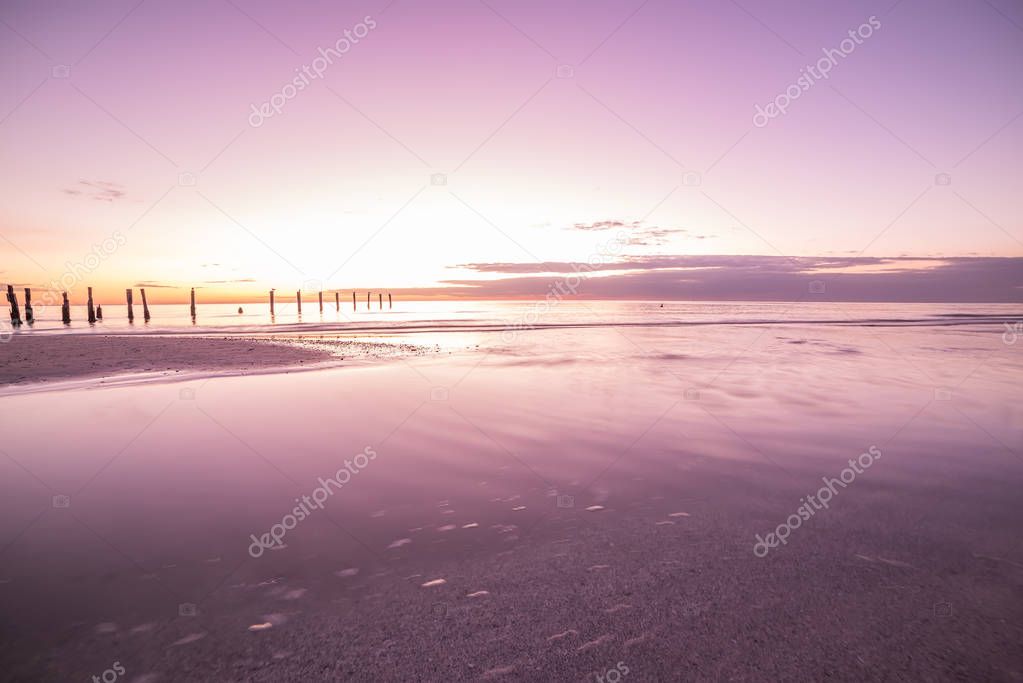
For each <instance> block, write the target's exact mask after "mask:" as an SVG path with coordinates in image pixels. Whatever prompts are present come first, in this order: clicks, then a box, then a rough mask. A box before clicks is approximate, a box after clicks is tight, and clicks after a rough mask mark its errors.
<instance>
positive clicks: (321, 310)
mask: <svg viewBox="0 0 1023 683" xmlns="http://www.w3.org/2000/svg"><path fill="white" fill-rule="evenodd" d="M320 313H323V292H320Z"/></svg>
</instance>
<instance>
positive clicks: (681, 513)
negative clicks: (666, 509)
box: [668, 512, 689, 517]
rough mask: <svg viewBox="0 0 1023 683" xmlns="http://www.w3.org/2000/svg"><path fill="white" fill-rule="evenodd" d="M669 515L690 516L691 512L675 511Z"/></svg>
mask: <svg viewBox="0 0 1023 683" xmlns="http://www.w3.org/2000/svg"><path fill="white" fill-rule="evenodd" d="M668 516H669V517H688V516H689V513H688V512H673V513H671V514H670V515H668Z"/></svg>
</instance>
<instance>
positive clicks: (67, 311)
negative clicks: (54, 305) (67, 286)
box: [60, 292, 71, 325]
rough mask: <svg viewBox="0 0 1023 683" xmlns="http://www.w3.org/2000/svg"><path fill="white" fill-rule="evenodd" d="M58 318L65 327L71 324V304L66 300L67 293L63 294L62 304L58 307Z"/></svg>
mask: <svg viewBox="0 0 1023 683" xmlns="http://www.w3.org/2000/svg"><path fill="white" fill-rule="evenodd" d="M60 317H61V319H62V320H63V321H64V324H65V325H68V324H70V323H71V302H69V301H68V300H67V292H64V303H62V304H61V305H60Z"/></svg>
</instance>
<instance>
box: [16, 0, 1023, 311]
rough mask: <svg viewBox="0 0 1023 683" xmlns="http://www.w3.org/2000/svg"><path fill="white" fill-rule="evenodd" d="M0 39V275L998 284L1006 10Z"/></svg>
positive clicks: (847, 5)
mask: <svg viewBox="0 0 1023 683" xmlns="http://www.w3.org/2000/svg"><path fill="white" fill-rule="evenodd" d="M849 31H853V32H857V31H858V33H856V40H855V41H854V40H853V39H852V38H850V36H849ZM0 36H2V38H0V85H2V87H0V159H2V161H3V163H4V165H5V167H6V168H7V169H8V173H6V174H5V182H4V183H3V188H2V190H0V192H2V194H0V275H2V277H0V280H3V281H5V282H11V283H17V284H20V285H31V286H34V287H45V286H51V283H58V282H61V280H62V279H63V280H64V284H63V285H61V287H69V288H70V289H71V290H72V293H73V296H78V292H79V290H80V289H81V288H82V287H84V286H85V285H93V286H95V287H97V288H98V289H99V291H100V294H101V295H104V294H105V293H106V292H110V295H111V296H112V295H113V293H114V292H118V291H123V289H124V288H125V287H127V286H131V285H133V284H134V283H138V282H150V283H153V284H154V285H155V284H161V285H164V287H161V288H159V292H158V293H157V296H156V298H157V300H168V301H170V300H182V298H183V297H184V296H185V293H186V292H187V288H188V287H191V286H203V287H206V288H207V289H208V290H209V296H211V297H220V298H223V299H238V298H253V297H262V296H263V293H264V291H265V290H266V289H268V288H269V287H277V288H281V289H284V290H288V289H295V288H298V287H301V286H307V287H312V288H317V287H322V288H323V289H332V288H345V289H347V288H353V287H358V288H360V289H380V288H389V289H392V290H399V289H401V290H403V291H412V290H415V291H418V292H420V293H424V294H431V295H436V294H438V293H441V292H442V291H444V289H445V288H453V289H451V290H450V293H451V294H452V295H459V296H463V295H465V294H466V293H470V292H471V293H474V294H475V295H479V296H496V295H507V296H531V295H533V294H532V292H533V290H534V289H536V287H537V286H538V285H540V284H542V283H538V282H532V283H525V282H523V281H522V279H521V278H522V277H523V274H524V271H522V269H521V267H520V269H519V270H514V269H512V270H509V269H507V268H504V269H502V268H494V267H488V266H486V265H485V264H527V265H528V264H536V263H538V262H546V263H561V264H570V263H579V262H586V261H592V260H593V259H594V257H595V256H597V257H599V258H600V259H602V261H601V262H602V263H604V264H606V266H607V267H604V266H602V271H603V274H604V275H606V276H607V277H602V278H597V277H592V278H590V279H589V280H588V282H587V287H589V288H590V290H589V291H590V292H591V294H592V295H593V296H601V297H622V298H637V297H639V298H645V297H649V298H688V297H696V298H712V299H717V298H751V297H752V298H775V296H776V295H775V294H774V293H777V292H787V291H788V288H789V287H791V286H794V284H793V283H795V282H796V281H798V283H799V287H802V288H805V284H806V282H807V281H809V280H812V279H814V278H815V277H818V276H819V277H820V279H822V280H826V281H828V282H833V283H835V286H838V283H845V285H843V286H845V287H846V288H847V289H846V290H845V291H847V292H849V295H848V297H846V298H850V299H856V298H863V299H867V300H877V299H878V298H882V299H884V298H889V299H892V300H932V299H938V300H977V299H978V298H980V299H982V300H994V301H1019V300H1020V299H1021V292H1023V290H1021V288H1020V287H1021V284H1023V283H1021V282H1020V278H1019V277H1018V276H1017V275H1016V274H1017V273H1019V272H1020V268H1018V267H1017V266H1018V265H1019V263H1020V262H1019V261H1016V260H1005V259H1006V257H1021V256H1023V225H1021V220H1020V215H1021V209H1023V192H1020V190H1019V185H1020V182H1019V179H1020V178H1021V177H1023V173H1021V171H1023V154H1021V152H1023V6H1021V5H1020V4H1019V3H1018V2H1016V3H1014V2H1008V1H1007V0H991V1H990V2H984V1H979V0H978V1H977V2H969V3H964V2H960V1H958V0H948V1H942V0H938V1H936V2H923V0H900V1H899V2H895V1H894V0H887V1H886V2H828V3H793V2H771V1H767V2H756V3H754V2H751V1H750V0H744V1H741V2H738V3H736V2H722V1H716V2H709V1H708V2H686V3H676V2H668V1H667V0H649V1H648V2H642V1H641V0H639V1H637V0H632V1H630V2H624V1H623V2H598V1H589V2H572V3H558V4H557V5H556V6H554V5H552V4H551V3H546V2H522V1H517V2H511V1H506V0H487V1H486V2H482V1H480V0H462V1H450V2H432V3H414V2H411V0H396V1H395V2H393V3H388V2H375V3H374V2H366V3H355V2H348V3H337V2H326V1H323V2H297V3H287V4H284V3H279V2H261V1H260V2H254V1H249V0H230V1H228V0H206V1H202V2H199V1H196V2H174V3H165V2H157V1H156V0H145V1H143V2H139V1H138V0H125V1H123V2H115V1H110V2H36V1H27V0H26V1H22V2H7V3H4V5H3V6H2V7H0ZM346 36H347V37H346ZM339 40H340V44H339ZM843 41H845V43H843ZM339 47H341V48H343V50H342V51H343V52H344V54H340V53H339V52H338V53H334V54H333V55H332V56H331V59H330V61H329V62H327V61H326V60H324V59H323V58H322V57H321V54H322V53H321V52H320V50H321V49H322V50H324V51H326V50H328V49H335V50H337V49H339ZM826 50H827V51H830V52H831V54H832V55H836V56H835V57H834V58H833V60H832V62H833V63H831V64H830V65H829V67H828V68H829V69H830V72H829V73H828V74H827V78H824V77H823V76H822V75H819V72H817V73H814V71H815V70H814V69H812V70H811V71H810V73H809V74H808V73H807V72H806V71H805V69H806V67H807V66H812V65H818V62H819V60H821V59H822V58H823V57H824V54H825V51H826ZM836 51H839V52H836ZM310 74H312V76H310ZM293 79H295V80H293ZM299 82H301V83H302V88H301V89H298V87H297V86H298V83H299ZM289 84H293V85H289ZM790 86H791V88H792V89H790ZM787 89H790V92H791V93H794V95H793V96H791V97H789V96H785V97H783V98H782V99H781V100H778V99H777V98H779V96H782V95H783V94H784V93H785V92H786V90H787ZM793 89H794V90H793ZM786 98H787V99H788V101H787V103H786V102H785V99H786ZM772 102H777V104H779V105H781V106H784V108H785V110H786V111H785V112H784V113H782V112H780V111H777V110H774V109H773V108H771V107H768V105H769V104H770V103H772ZM264 103H267V104H264ZM271 106H276V110H272V109H270V108H269V107H271ZM758 107H759V108H760V109H759V110H760V111H765V109H764V108H767V109H766V111H769V112H772V116H770V117H763V118H761V119H760V120H759V121H758V122H757V123H758V124H762V125H755V124H754V115H755V114H756V113H757V111H758ZM261 108H262V111H263V112H264V113H269V114H270V115H267V116H264V115H260V114H258V113H257V114H254V112H260V110H261ZM253 122H255V123H257V124H258V125H256V126H254V125H252V124H253ZM438 174H441V175H438ZM594 226H596V228H597V229H593V227H594ZM587 228H590V229H587ZM601 228H606V229H601ZM618 233H623V234H624V237H621V238H618V239H619V240H620V241H619V243H618V244H619V247H617V251H615V252H614V254H613V256H610V257H609V256H608V254H607V253H606V252H607V250H608V244H609V240H611V239H616V236H617V235H618ZM104 240H107V245H108V247H109V245H115V244H116V247H115V248H107V247H102V245H103V243H104ZM97 245H101V246H100V247H99V252H97V251H96V249H97ZM97 253H99V255H98V256H95V254H97ZM90 254H93V255H94V256H92V257H90V256H89V255H90ZM721 255H730V256H721ZM781 255H784V256H794V257H814V258H816V259H818V261H815V262H814V263H817V264H818V269H817V270H815V271H814V273H803V272H802V271H799V270H798V269H795V270H794V269H793V268H784V267H781V266H780V264H784V263H787V264H789V265H790V266H791V265H792V264H793V263H800V264H801V265H800V266H799V268H802V267H804V266H805V265H806V264H807V263H809V262H808V261H798V262H792V261H786V260H784V259H778V260H764V259H759V260H758V258H755V257H767V256H770V257H778V256H781ZM706 256H715V260H714V263H713V265H712V266H709V267H703V268H701V269H699V270H698V271H694V270H692V264H693V263H695V261H693V260H692V259H693V258H695V257H706ZM852 256H864V257H869V258H872V259H877V258H879V257H888V258H891V257H899V256H909V257H919V258H921V259H923V260H917V261H905V262H894V261H885V262H883V263H878V262H876V261H870V262H864V263H860V264H859V265H853V266H850V265H848V264H847V265H846V266H844V268H845V269H844V270H843V269H841V268H838V267H837V266H835V265H834V263H830V264H829V265H820V264H823V263H825V261H828V260H829V259H833V258H834V257H852ZM662 257H664V258H667V259H668V260H667V261H666V262H667V263H671V264H672V267H670V268H666V267H662V266H663V263H662V264H661V266H659V267H655V265H654V264H657V263H661V262H659V261H657V258H662ZM683 257H685V258H683ZM950 257H971V258H970V259H969V260H948V259H949V258H950ZM975 257H1000V259H1001V260H992V261H980V260H976V258H975ZM87 259H88V260H89V261H90V263H88V264H86V266H87V267H86V268H85V269H83V268H80V267H76V265H75V264H79V263H83V264H85V263H86V260H87ZM468 264H476V265H473V266H471V267H470V266H469V265H468ZM616 264H617V265H620V266H622V267H620V268H611V267H610V266H613V265H616ZM623 264H627V267H626V266H625V265H623ZM766 264H773V265H770V267H768V265H766ZM459 266H461V267H459ZM751 266H753V270H752V271H751ZM848 268H852V270H851V271H850V270H848ZM863 268H866V271H864V270H863ZM829 269H830V270H829ZM872 269H873V270H872ZM877 269H880V270H877ZM69 272H70V273H73V276H71V277H70V278H69V276H68V275H67V274H68V273H69ZM559 274H563V272H558V271H549V272H544V273H536V272H535V271H534V272H532V273H531V274H530V275H528V277H531V278H541V279H543V278H546V281H550V280H551V279H552V278H556V277H558V276H559ZM794 278H795V279H794ZM72 280H73V282H72ZM501 280H505V281H503V282H502V281H501ZM598 280H599V282H598ZM853 281H855V282H856V283H857V285H856V286H855V287H853V286H852V283H853ZM881 281H883V286H882V285H880V284H879V283H880V282H881ZM150 286H153V285H150ZM467 287H468V288H467ZM523 287H524V288H525V293H524V290H523ZM879 287H880V288H879ZM543 289H544V288H543V287H542V286H541V287H540V290H541V291H543ZM829 291H832V290H829ZM758 292H760V293H761V296H760V297H757V296H756V294H757V293H758ZM767 293H770V294H767ZM777 296H784V295H782V294H777ZM836 296H838V295H837V294H836ZM921 297H922V298H921ZM797 298H798V297H797Z"/></svg>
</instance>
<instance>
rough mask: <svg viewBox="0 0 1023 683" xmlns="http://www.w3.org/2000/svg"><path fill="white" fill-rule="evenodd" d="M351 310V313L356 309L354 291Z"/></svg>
mask: <svg viewBox="0 0 1023 683" xmlns="http://www.w3.org/2000/svg"><path fill="white" fill-rule="evenodd" d="M352 310H353V311H355V310H356V307H355V292H354V291H353V292H352Z"/></svg>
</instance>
